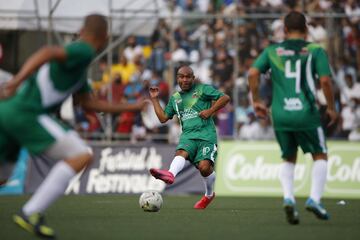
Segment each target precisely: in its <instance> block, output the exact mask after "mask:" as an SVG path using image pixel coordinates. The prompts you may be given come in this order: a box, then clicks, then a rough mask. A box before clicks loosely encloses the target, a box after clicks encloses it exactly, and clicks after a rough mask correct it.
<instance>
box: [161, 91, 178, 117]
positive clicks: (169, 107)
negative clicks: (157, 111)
mask: <svg viewBox="0 0 360 240" xmlns="http://www.w3.org/2000/svg"><path fill="white" fill-rule="evenodd" d="M174 101H175V99H174V96H171V98H170V100H169V102H168V104H167V105H166V107H165V110H164V112H165V115H166V116H167V117H168V118H170V119H172V118H173V116H174V115H175V114H176V112H175V109H174Z"/></svg>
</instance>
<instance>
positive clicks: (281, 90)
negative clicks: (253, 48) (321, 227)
mask: <svg viewBox="0 0 360 240" xmlns="http://www.w3.org/2000/svg"><path fill="white" fill-rule="evenodd" d="M284 23H285V24H284V25H285V34H286V40H285V41H284V42H282V43H279V44H274V45H270V46H268V47H267V48H266V49H265V50H264V51H263V52H262V53H261V55H260V56H259V57H258V58H257V59H256V61H255V63H254V64H253V66H252V68H251V69H250V70H249V76H248V78H249V79H248V80H249V86H250V90H251V94H252V99H253V107H254V110H255V113H256V114H257V116H259V117H267V114H268V110H267V108H266V106H265V105H264V104H263V103H262V101H261V99H260V97H259V89H258V88H259V78H260V74H261V73H265V72H267V71H268V70H271V81H272V96H273V97H272V103H271V111H270V112H271V117H272V121H273V125H274V129H275V135H276V139H277V141H278V143H279V145H280V148H281V152H282V158H283V160H284V162H283V164H282V165H281V170H280V182H281V184H282V188H283V194H284V205H283V206H284V210H285V213H286V218H287V221H288V222H289V223H290V224H298V223H299V214H298V212H297V210H296V207H295V197H294V192H293V191H294V188H293V185H294V169H295V164H296V156H297V149H298V146H300V147H301V149H302V150H303V152H304V153H308V152H309V153H311V154H312V157H313V160H314V164H313V168H312V180H311V193H310V197H309V198H308V200H307V201H306V206H305V207H306V209H307V210H309V211H311V212H313V213H314V214H315V215H316V216H317V217H318V218H319V219H323V220H327V219H329V214H328V213H327V211H326V209H325V208H324V207H323V206H322V204H321V202H320V200H321V197H322V194H323V191H324V188H325V183H326V174H327V148H326V143H325V136H324V132H323V129H322V127H321V124H320V114H319V111H318V108H317V105H316V88H315V85H316V83H315V81H316V80H318V81H319V82H320V86H321V88H322V90H323V91H324V94H325V97H326V100H327V114H328V116H329V119H330V121H329V125H332V124H334V123H335V121H336V118H337V113H336V111H335V106H334V97H333V92H332V84H331V78H330V67H329V62H328V58H327V55H326V53H325V51H324V49H322V48H321V47H320V46H319V45H317V44H314V43H309V42H306V41H305V38H306V35H307V27H306V20H305V16H304V15H303V14H302V13H299V12H296V11H292V12H290V13H289V14H287V15H286V17H285V20H284Z"/></svg>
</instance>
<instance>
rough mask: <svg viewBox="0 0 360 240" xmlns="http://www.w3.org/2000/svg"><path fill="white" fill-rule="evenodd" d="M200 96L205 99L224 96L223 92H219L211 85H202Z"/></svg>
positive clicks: (215, 98)
mask: <svg viewBox="0 0 360 240" xmlns="http://www.w3.org/2000/svg"><path fill="white" fill-rule="evenodd" d="M201 96H202V98H203V99H205V100H215V101H216V100H218V99H219V98H220V97H222V96H224V93H222V92H220V91H219V90H217V89H215V88H214V87H213V86H211V85H204V87H203V92H202V95H201Z"/></svg>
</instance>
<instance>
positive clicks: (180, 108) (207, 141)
mask: <svg viewBox="0 0 360 240" xmlns="http://www.w3.org/2000/svg"><path fill="white" fill-rule="evenodd" d="M177 82H178V84H179V86H180V88H181V91H179V92H176V93H174V94H173V95H172V96H171V98H170V100H169V103H168V104H167V106H166V107H165V110H164V109H162V107H161V106H160V103H159V100H158V96H159V89H158V88H157V87H150V97H151V101H152V103H153V105H154V109H155V112H156V115H157V117H158V118H159V120H160V122H162V123H165V122H166V121H168V120H169V119H171V118H172V117H173V116H174V115H175V114H176V115H177V116H178V119H179V121H180V124H181V127H182V134H181V136H180V141H179V144H178V146H177V147H176V152H175V157H174V159H173V160H172V162H171V165H170V169H169V170H168V171H167V170H160V169H153V168H152V169H150V173H151V175H153V176H154V177H155V178H157V179H161V180H162V181H164V182H165V183H167V184H172V183H173V182H174V179H175V177H176V175H177V174H178V173H179V172H180V171H181V170H182V169H183V167H184V164H185V160H189V161H190V162H191V163H192V164H193V165H194V166H195V167H196V168H197V169H198V170H199V172H200V174H201V175H202V177H203V180H204V184H205V195H204V196H203V197H202V198H201V200H200V201H198V202H197V203H196V204H195V205H194V208H196V209H204V208H206V207H207V206H208V205H209V204H210V202H211V201H212V200H213V199H214V197H215V193H214V191H213V187H214V182H215V172H214V164H215V159H216V155H217V136H216V129H215V124H214V121H213V119H212V115H213V114H214V113H215V112H216V111H217V110H219V109H220V108H222V107H224V106H225V105H226V104H227V103H228V102H229V101H230V98H229V96H227V95H225V94H223V93H222V92H220V91H218V90H216V89H215V88H213V87H212V86H210V85H205V84H200V83H195V77H194V73H193V70H192V69H191V68H190V67H188V66H183V67H180V68H179V70H178V71H177Z"/></svg>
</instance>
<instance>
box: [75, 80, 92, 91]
mask: <svg viewBox="0 0 360 240" xmlns="http://www.w3.org/2000/svg"><path fill="white" fill-rule="evenodd" d="M84 78H85V77H84ZM83 81H84V82H85V84H84V85H83V86H82V87H81V88H80V89H79V90H78V91H77V93H80V94H82V93H90V92H92V87H91V85H90V83H89V82H88V81H87V80H86V79H83Z"/></svg>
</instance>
